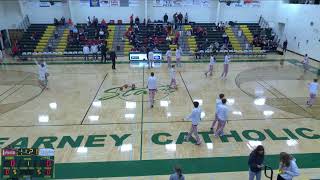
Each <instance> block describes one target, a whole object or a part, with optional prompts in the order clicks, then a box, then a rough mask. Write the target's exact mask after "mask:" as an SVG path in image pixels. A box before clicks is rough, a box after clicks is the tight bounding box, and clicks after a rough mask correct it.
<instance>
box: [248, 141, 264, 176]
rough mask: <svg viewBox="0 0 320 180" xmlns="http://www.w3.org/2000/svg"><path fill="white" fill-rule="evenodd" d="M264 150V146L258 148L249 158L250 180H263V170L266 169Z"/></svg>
mask: <svg viewBox="0 0 320 180" xmlns="http://www.w3.org/2000/svg"><path fill="white" fill-rule="evenodd" d="M264 154H265V153H264V148H263V146H262V145H259V146H257V148H256V149H254V150H253V151H252V152H251V153H250V156H249V160H248V165H249V180H254V177H256V180H261V170H262V168H263V167H264V165H263V162H264Z"/></svg>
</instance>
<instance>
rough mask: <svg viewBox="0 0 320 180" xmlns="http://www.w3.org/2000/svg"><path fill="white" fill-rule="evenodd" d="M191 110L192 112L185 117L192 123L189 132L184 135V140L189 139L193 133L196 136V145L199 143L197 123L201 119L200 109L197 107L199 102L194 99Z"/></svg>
mask: <svg viewBox="0 0 320 180" xmlns="http://www.w3.org/2000/svg"><path fill="white" fill-rule="evenodd" d="M193 106H194V108H193V110H192V113H191V114H190V115H189V116H188V117H186V118H185V119H187V120H191V122H192V124H191V129H190V132H189V133H188V135H187V136H185V137H184V139H185V141H189V140H190V138H191V136H192V134H194V135H195V137H196V141H197V142H196V145H200V144H201V140H200V138H199V134H198V124H199V122H200V121H201V109H200V108H199V102H197V101H194V102H193Z"/></svg>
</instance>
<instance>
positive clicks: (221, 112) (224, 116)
mask: <svg viewBox="0 0 320 180" xmlns="http://www.w3.org/2000/svg"><path fill="white" fill-rule="evenodd" d="M226 103H227V100H226V99H222V100H221V104H220V105H219V106H218V109H217V118H218V127H217V130H216V133H215V134H214V136H215V137H218V136H223V129H224V127H225V125H226V122H227V121H228V111H229V110H228V107H227V105H226Z"/></svg>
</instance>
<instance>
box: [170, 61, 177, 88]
mask: <svg viewBox="0 0 320 180" xmlns="http://www.w3.org/2000/svg"><path fill="white" fill-rule="evenodd" d="M170 78H171V82H170V88H173V89H177V81H176V70H175V65H172V66H171V69H170Z"/></svg>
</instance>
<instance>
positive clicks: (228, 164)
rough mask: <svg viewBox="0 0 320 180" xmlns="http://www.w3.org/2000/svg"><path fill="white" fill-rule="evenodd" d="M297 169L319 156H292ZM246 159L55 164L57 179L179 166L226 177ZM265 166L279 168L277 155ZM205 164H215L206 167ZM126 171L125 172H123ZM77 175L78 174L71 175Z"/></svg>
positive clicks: (152, 172) (315, 163) (313, 164)
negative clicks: (227, 173)
mask: <svg viewBox="0 0 320 180" xmlns="http://www.w3.org/2000/svg"><path fill="white" fill-rule="evenodd" d="M292 156H293V157H295V159H296V160H297V162H298V165H299V168H300V169H309V168H320V153H317V152H314V153H311V152H310V153H295V154H292ZM247 162H248V156H246V155H240V156H222V157H221V156H219V157H198V158H180V159H179V158H178V159H149V160H131V161H103V162H82V163H56V164H55V169H56V176H55V178H56V179H75V178H107V177H132V176H160V175H167V176H169V175H170V174H171V173H172V167H174V166H175V165H177V164H180V165H181V166H182V168H183V170H184V173H185V174H200V173H225V172H240V171H248V166H247ZM265 162H266V164H267V165H269V166H271V167H272V168H273V169H274V170H276V169H278V167H279V154H268V155H266V157H265ZM208 164H215V165H209V166H208ZM124 170H126V171H124ZM74 172H78V173H74Z"/></svg>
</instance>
